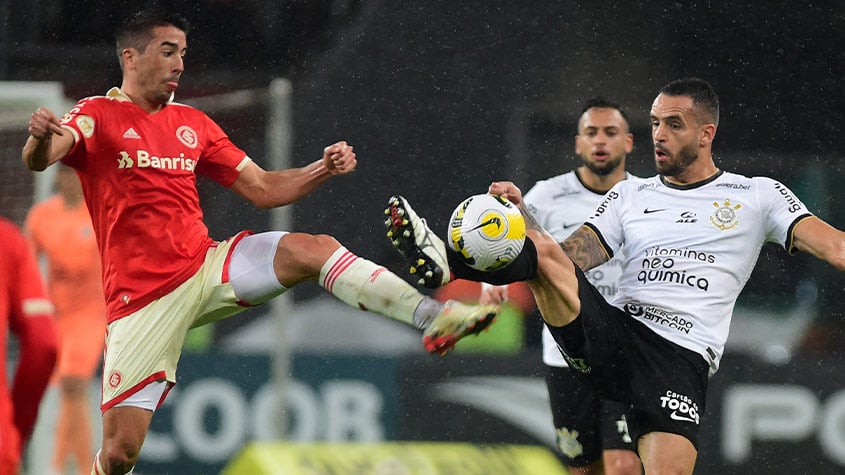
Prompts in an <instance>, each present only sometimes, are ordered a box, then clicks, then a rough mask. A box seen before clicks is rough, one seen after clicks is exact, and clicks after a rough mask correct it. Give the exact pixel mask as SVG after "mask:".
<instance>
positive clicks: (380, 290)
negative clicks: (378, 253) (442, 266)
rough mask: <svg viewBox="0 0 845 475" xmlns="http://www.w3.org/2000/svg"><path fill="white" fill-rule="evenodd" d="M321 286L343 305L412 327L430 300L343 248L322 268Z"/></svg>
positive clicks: (378, 267) (373, 264) (394, 275)
mask: <svg viewBox="0 0 845 475" xmlns="http://www.w3.org/2000/svg"><path fill="white" fill-rule="evenodd" d="M320 285H322V286H323V288H325V289H326V290H327V291H328V292H329V293H330V294H332V295H334V296H335V297H337V298H339V299H340V300H342V301H343V302H345V303H347V304H348V305H351V306H353V307H357V308H360V309H362V310H368V311H370V312H375V313H378V314H380V315H384V316H387V317H390V318H393V319H395V320H399V321H401V322H405V323H408V324H411V325H415V326H416V324H415V323H414V311H415V310H416V308H417V306H418V305H419V304H420V302H422V301H423V299H426V298H427V297H426V296H424V295H423V294H421V293H419V292H418V291H417V289H415V288H414V287H413V286H411V284H409V283H407V282H405V281H404V280H402V279H401V278H400V277H399V276H397V275H396V274H394V273H393V272H390V271H389V270H387V269H385V268H384V267H382V266H379V265H376V264H375V263H373V262H372V261H368V260H367V259H364V258H362V257H358V256H356V255H355V254H352V253H351V252H349V251H348V250H347V249H346V248H345V247H342V246H341V247H340V249H338V250H337V251H335V252H334V254H332V256H331V257H329V260H327V261H326V263H325V264H323V268H322V269H320Z"/></svg>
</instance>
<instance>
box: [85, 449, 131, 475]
mask: <svg viewBox="0 0 845 475" xmlns="http://www.w3.org/2000/svg"><path fill="white" fill-rule="evenodd" d="M100 452H101V450H98V451H97V455H95V456H94V466H93V467H92V468H91V475H106V471H105V469H104V468H103V465H102V464H101V463H100ZM134 471H135V467H132V468H130V469H129V471H128V472H126V473H125V474H124V475H132V473H134Z"/></svg>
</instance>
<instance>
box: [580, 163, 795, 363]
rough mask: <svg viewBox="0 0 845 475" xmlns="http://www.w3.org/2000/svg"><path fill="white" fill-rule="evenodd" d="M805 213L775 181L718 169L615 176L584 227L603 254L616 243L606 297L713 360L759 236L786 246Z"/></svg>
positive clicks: (759, 243) (716, 360) (788, 247)
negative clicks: (686, 177) (695, 176)
mask: <svg viewBox="0 0 845 475" xmlns="http://www.w3.org/2000/svg"><path fill="white" fill-rule="evenodd" d="M809 216H811V214H810V212H809V211H808V210H807V208H806V206H804V204H803V203H802V202H801V201H800V200H799V199H798V198H797V197H796V196H795V194H794V193H793V192H792V191H791V190H789V188H787V187H786V186H784V185H783V184H781V183H779V182H777V181H775V180H773V179H771V178H766V177H753V178H748V177H745V176H742V175H737V174H735V173H728V172H719V173H717V174H716V175H714V176H713V177H712V178H710V179H708V180H706V181H704V182H701V183H696V184H693V185H690V186H683V187H682V186H676V185H672V184H670V183H668V182H666V181H665V180H664V179H663V178H662V177H660V176H655V177H651V178H648V179H643V180H638V181H636V182H626V181H623V182H620V183H618V184H617V185H616V186H614V187H613V188H612V189H611V190H610V191H609V192H608V193H607V195H606V196H605V199H604V200H603V201H602V203H601V204H600V205H599V206H598V208H597V209H596V210H595V212H594V213H593V214H592V215H591V216H590V217H589V218H588V219H587V221H586V223H585V224H586V225H587V226H589V227H591V228H593V229H594V230H595V232H596V234H597V236H598V238H599V239H600V241H601V243H602V245H603V246H604V247H605V249H606V250H607V251H608V252H609V254H610V255H614V254H613V253H614V252H615V251H616V250H617V249H619V248H621V246H623V245H624V249H625V258H624V259H623V264H622V277H621V279H620V281H619V287H618V292H617V293H616V295H615V296H614V297H613V298H611V299H610V300H609V302H610V303H611V304H612V305H614V306H617V307H619V308H625V309H626V310H627V311H628V313H630V314H631V315H633V316H634V318H637V319H638V320H639V321H641V322H642V323H644V324H645V325H647V326H648V327H649V328H651V329H652V330H653V331H654V332H656V333H657V334H659V335H661V336H662V337H664V338H666V339H667V340H669V341H672V342H674V343H676V344H678V345H680V346H683V347H684V348H688V349H690V350H693V351H696V352H698V353H699V354H701V355H702V357H704V359H705V360H707V362H708V363H709V364H710V366H711V371H713V372H715V371H716V369H717V368H718V364H719V360H720V359H721V357H722V353H723V351H724V347H725V342H726V340H727V338H728V330H729V328H730V320H731V315H732V313H733V308H734V304H735V303H736V299H737V297H738V296H739V293H740V291H741V290H742V288H743V286H744V285H745V283H746V282H747V281H748V278H749V276H750V275H751V271H752V270H753V268H754V265H755V263H756V261H757V257H758V256H759V253H760V249H761V248H762V247H763V244H764V243H766V242H773V243H777V244H780V245H781V246H783V247H784V248H785V249H786V250H787V251H788V252H790V253H793V252H794V251H795V250H794V248H793V244H792V239H793V236H792V232H793V229H794V227H795V225H796V224H797V223H798V222H799V221H800V220H802V219H804V218H807V217H809Z"/></svg>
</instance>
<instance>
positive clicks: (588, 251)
mask: <svg viewBox="0 0 845 475" xmlns="http://www.w3.org/2000/svg"><path fill="white" fill-rule="evenodd" d="M560 247H561V249H563V252H565V253H566V255H567V256H569V258H570V259H572V262H574V263H575V265H577V266H578V267H580V268H581V270H582V271H588V270H590V269H592V268H593V267H597V266H600V265H602V264H604V263H605V262H607V261H609V260H610V256H608V255H607V252H606V251H605V250H604V248H603V247H602V245H601V244H600V243H599V240H598V238H597V237H596V235H595V233H593V231H592V230H590V228H588V227H586V226H581V227H580V228H578V229H576V230H575V232H574V233H572V234H571V235H570V236H569V237H568V238H566V240H565V241H563V242H562V243H560Z"/></svg>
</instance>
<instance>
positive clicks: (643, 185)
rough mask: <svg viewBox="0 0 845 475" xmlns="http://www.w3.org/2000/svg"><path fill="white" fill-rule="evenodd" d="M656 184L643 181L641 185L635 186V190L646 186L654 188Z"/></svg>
mask: <svg viewBox="0 0 845 475" xmlns="http://www.w3.org/2000/svg"><path fill="white" fill-rule="evenodd" d="M656 186H657V185H655V184H654V183H643V184H642V185H640V186H638V187H637V191H638V192H639V191H643V190H644V189H646V188H655V187H656Z"/></svg>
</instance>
